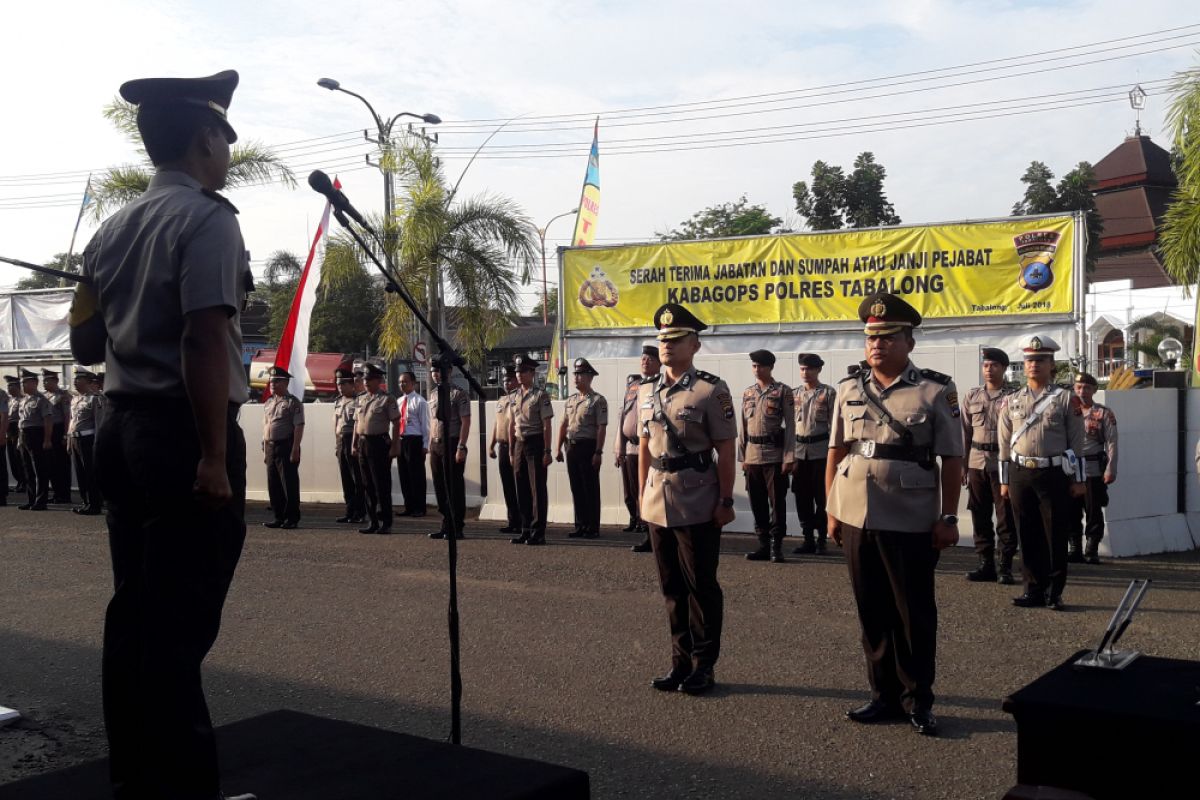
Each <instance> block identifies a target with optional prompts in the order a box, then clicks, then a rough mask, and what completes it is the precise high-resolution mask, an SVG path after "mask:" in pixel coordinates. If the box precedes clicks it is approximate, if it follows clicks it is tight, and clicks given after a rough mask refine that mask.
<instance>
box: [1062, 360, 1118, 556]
mask: <svg viewBox="0 0 1200 800" xmlns="http://www.w3.org/2000/svg"><path fill="white" fill-rule="evenodd" d="M1074 389H1075V396H1076V397H1078V398H1079V403H1080V406H1081V407H1082V411H1083V466H1084V472H1085V473H1086V475H1087V488H1086V490H1085V494H1084V496H1083V499H1082V500H1080V499H1078V498H1077V499H1076V500H1075V513H1074V514H1073V515H1072V516H1071V523H1072V525H1073V527H1072V528H1071V542H1070V549H1069V550H1068V551H1067V561H1071V562H1075V563H1082V562H1084V561H1086V562H1087V563H1089V564H1099V563H1100V553H1099V548H1100V540H1101V539H1103V538H1104V507H1105V506H1106V505H1108V487H1109V484H1111V483H1113V482H1115V481H1116V480H1117V417H1116V415H1115V414H1113V412H1112V409H1111V408H1109V407H1108V406H1102V405H1100V404H1099V403H1097V402H1095V401H1094V400H1093V398H1094V397H1095V395H1096V378H1095V377H1094V376H1092V375H1089V374H1088V373H1086V372H1080V373H1079V374H1078V375H1076V376H1075V386H1074ZM1085 518H1086V520H1087V522H1086V524H1084V519H1085ZM1085 537H1086V539H1087V545H1086V547H1085V546H1084V545H1083V540H1084V538H1085Z"/></svg>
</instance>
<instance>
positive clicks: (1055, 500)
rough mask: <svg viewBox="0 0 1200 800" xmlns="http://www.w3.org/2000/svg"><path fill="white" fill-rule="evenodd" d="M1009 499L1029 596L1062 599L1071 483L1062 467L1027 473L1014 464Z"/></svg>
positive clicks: (1065, 581) (1069, 527)
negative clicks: (1031, 594) (1040, 593)
mask: <svg viewBox="0 0 1200 800" xmlns="http://www.w3.org/2000/svg"><path fill="white" fill-rule="evenodd" d="M1008 496H1009V500H1010V501H1011V502H1012V509H1013V517H1014V518H1015V519H1016V521H1017V535H1018V536H1019V537H1020V539H1021V573H1022V574H1023V576H1024V578H1025V590H1026V591H1027V592H1033V593H1035V594H1036V593H1037V592H1048V593H1049V594H1050V596H1052V597H1058V596H1060V595H1062V590H1063V587H1064V586H1066V585H1067V538H1068V537H1069V536H1070V533H1071V516H1072V514H1073V512H1074V511H1075V504H1074V502H1073V501H1072V499H1071V479H1070V478H1069V477H1067V475H1066V473H1064V472H1063V471H1062V468H1060V467H1056V466H1053V467H1045V468H1042V469H1026V468H1025V467H1022V466H1020V465H1019V464H1016V463H1014V464H1012V466H1011V467H1010V469H1009V473H1008Z"/></svg>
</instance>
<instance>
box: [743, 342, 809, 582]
mask: <svg viewBox="0 0 1200 800" xmlns="http://www.w3.org/2000/svg"><path fill="white" fill-rule="evenodd" d="M750 363H751V365H752V368H753V370H754V383H752V384H751V385H750V386H749V387H747V388H746V391H744V392H742V433H741V436H739V437H738V460H739V461H741V462H742V472H743V473H744V474H745V476H746V494H748V495H749V496H750V509H751V511H752V512H753V513H754V532H755V533H756V534H757V535H758V549H757V550H755V551H754V552H752V553H747V554H746V560H747V561H766V560H767V559H768V558H769V559H770V560H771V561H773V562H775V563H776V564H782V563H783V562H784V561H785V560H786V559H785V558H784V557H783V537H784V536H786V535H787V490H788V480H787V477H786V476H787V474H788V473H790V472H791V471H792V460H793V459H794V458H795V452H794V447H793V444H792V442H793V439H794V438H795V435H796V419H795V417H796V409H795V399H794V398H793V396H792V390H791V387H789V386H788V385H787V384H783V383H779V382H778V381H776V380H775V379H774V378H773V377H772V375H771V373H772V371H773V370H774V369H775V354H774V353H772V352H771V351H770V350H755V351H754V352H753V353H751V354H750Z"/></svg>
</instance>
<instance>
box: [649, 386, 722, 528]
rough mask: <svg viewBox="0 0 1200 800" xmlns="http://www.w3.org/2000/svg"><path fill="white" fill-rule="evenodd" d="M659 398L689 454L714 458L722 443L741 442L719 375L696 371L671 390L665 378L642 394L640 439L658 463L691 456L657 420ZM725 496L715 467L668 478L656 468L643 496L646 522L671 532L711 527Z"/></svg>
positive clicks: (684, 471)
mask: <svg viewBox="0 0 1200 800" xmlns="http://www.w3.org/2000/svg"><path fill="white" fill-rule="evenodd" d="M655 394H657V395H658V396H659V398H660V399H661V401H662V409H663V413H664V414H665V415H666V417H667V419H669V420H670V422H671V425H672V426H674V428H675V431H676V432H677V433H678V435H679V439H680V442H681V443H682V445H683V447H684V449H685V450H686V451H687V453H705V452H711V451H712V449H713V447H714V445H715V443H716V442H720V441H725V440H727V439H735V438H737V423H736V421H735V420H734V412H733V396H732V394H731V393H730V391H729V387H728V386H727V385H726V384H725V381H723V380H721V379H720V378H718V377H717V376H716V375H712V374H709V373H707V372H700V371H697V370H696V369H695V368H694V367H693V368H692V369H689V370H688V371H687V372H685V373H684V374H683V375H681V376H680V377H679V380H677V381H676V382H675V383H673V384H671V385H670V386H667V385H666V377H665V376H663V375H660V376H659V377H658V379H657V380H654V381H647V382H645V383H643V384H642V385H641V388H640V389H639V391H638V429H639V435H640V436H641V438H643V439H649V440H650V441H649V443H648V444H649V449H650V456H651V457H652V458H662V457H664V456H666V457H668V458H675V457H678V456H682V455H687V453H681V452H679V451H678V448H676V447H673V446H672V445H671V439H670V437H669V435H668V434H667V429H666V425H664V424H663V423H662V422H659V421H656V420H655V419H654V415H655V404H654V395H655ZM720 492H721V486H720V479H719V478H718V477H717V466H716V464H715V463H713V464H711V465H709V467H708V469H706V470H704V471H699V470H694V469H683V470H680V471H678V472H663V471H661V470H659V469H657V468H656V467H655V466H654V465H653V464H651V465H650V471H649V472H648V473H647V475H646V486H645V490H644V491H643V493H642V502H641V515H642V519H644V520H645V521H646V522H648V523H650V524H651V525H658V526H660V527H666V528H673V527H679V526H684V525H700V524H703V523H706V522H709V521H711V520H712V512H713V508H715V507H716V505H717V501H718V500H719V499H720Z"/></svg>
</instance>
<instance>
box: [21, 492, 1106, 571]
mask: <svg viewBox="0 0 1200 800" xmlns="http://www.w3.org/2000/svg"><path fill="white" fill-rule="evenodd" d="M2 505H4V504H3V503H0V506H2ZM1083 560H1084V563H1087V564H1099V563H1100V556H1097V555H1090V556H1084V557H1083Z"/></svg>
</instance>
